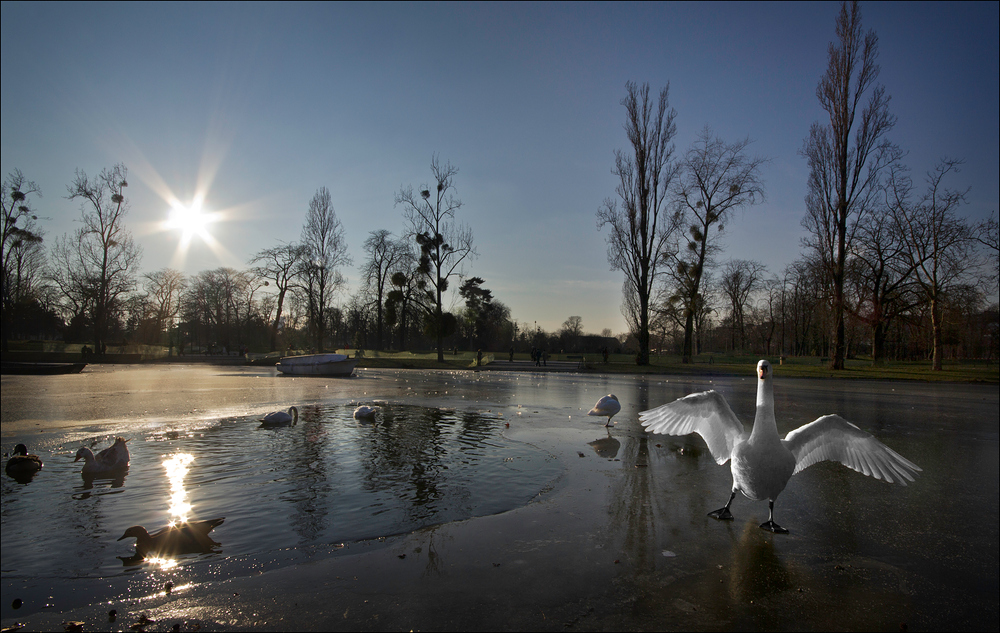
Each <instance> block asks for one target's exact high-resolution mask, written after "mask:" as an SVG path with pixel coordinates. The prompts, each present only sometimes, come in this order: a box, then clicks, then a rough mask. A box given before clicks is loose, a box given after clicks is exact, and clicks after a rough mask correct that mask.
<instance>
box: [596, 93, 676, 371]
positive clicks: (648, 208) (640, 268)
mask: <svg viewBox="0 0 1000 633" xmlns="http://www.w3.org/2000/svg"><path fill="white" fill-rule="evenodd" d="M625 91H626V95H625V98H624V99H622V101H621V104H622V105H623V106H625V111H626V116H627V119H626V121H625V125H624V127H625V134H626V136H627V137H628V140H629V143H630V145H631V146H632V147H631V149H630V150H629V151H627V152H626V151H622V150H615V167H614V169H612V170H611V173H613V174H614V175H615V176H617V177H618V186H617V187H616V188H615V192H616V193H617V194H618V197H619V198H621V202H622V204H621V207H619V206H618V202H617V201H616V200H613V199H611V198H607V199H605V200H604V204H603V205H602V206H601V208H600V209H599V210H598V212H597V228H598V230H601V229H603V228H604V227H605V226H608V227H609V228H610V233H609V234H608V238H607V241H608V262H609V263H610V264H611V269H612V270H620V271H622V272H623V273H624V274H625V282H624V285H623V287H622V295H623V305H622V314H624V315H625V318H626V319H627V321H628V324H629V328H630V329H631V330H632V331H633V332H634V333H635V335H636V337H637V339H638V341H639V353H638V354H637V356H636V363H637V364H639V365H648V364H649V323H650V309H651V307H652V305H653V302H654V301H653V293H654V292H655V291H656V288H657V286H658V284H657V282H658V280H659V278H660V277H661V276H662V274H663V272H664V268H665V263H666V262H667V258H668V256H669V252H670V248H669V247H670V242H671V238H672V236H673V234H674V232H675V230H676V229H677V226H678V225H677V218H676V216H675V214H672V213H671V212H670V210H669V208H668V206H669V201H668V199H667V198H668V193H669V191H670V186H671V183H672V182H673V179H674V176H675V175H676V174H677V163H676V161H675V160H674V158H673V155H674V146H673V143H672V141H673V138H674V134H676V132H677V126H676V124H675V123H674V119H675V118H676V116H677V111H676V110H674V109H673V108H671V107H670V104H669V99H668V97H669V93H670V84H667V85H666V86H664V88H663V90H661V91H660V98H659V101H658V102H657V104H656V105H655V106H654V104H653V103H652V102H651V101H650V98H649V84H647V83H644V84H642V86H639V85H637V84H636V83H635V82H632V81H630V82H628V83H626V84H625ZM654 108H655V111H654Z"/></svg>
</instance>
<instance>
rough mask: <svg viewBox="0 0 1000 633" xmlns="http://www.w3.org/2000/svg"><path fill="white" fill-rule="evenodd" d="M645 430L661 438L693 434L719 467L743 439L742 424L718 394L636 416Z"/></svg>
mask: <svg viewBox="0 0 1000 633" xmlns="http://www.w3.org/2000/svg"><path fill="white" fill-rule="evenodd" d="M639 421H640V422H641V423H642V425H643V426H644V427H646V429H647V430H650V431H652V432H653V433H663V434H665V435H687V434H688V433H697V434H698V435H701V436H702V437H703V438H705V442H706V443H707V444H708V450H709V451H711V453H712V457H714V458H715V461H716V462H718V463H719V464H725V463H726V462H727V461H729V456H730V455H732V453H733V447H734V446H736V444H737V443H738V442H739V441H740V439H742V438H744V437H746V431H745V430H744V429H743V423H742V422H740V421H739V419H737V417H736V414H735V413H733V410H732V409H730V408H729V403H728V402H726V399H725V398H723V397H722V394H721V393H719V392H718V391H703V392H701V393H692V394H691V395H689V396H684V397H683V398H678V399H677V400H674V401H673V402H671V403H669V404H665V405H662V406H659V407H656V408H655V409H650V410H649V411H643V412H642V413H640V414H639Z"/></svg>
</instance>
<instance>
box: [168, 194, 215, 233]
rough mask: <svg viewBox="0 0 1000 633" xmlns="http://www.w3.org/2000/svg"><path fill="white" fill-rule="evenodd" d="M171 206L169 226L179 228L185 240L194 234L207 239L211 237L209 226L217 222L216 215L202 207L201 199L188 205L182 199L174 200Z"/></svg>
mask: <svg viewBox="0 0 1000 633" xmlns="http://www.w3.org/2000/svg"><path fill="white" fill-rule="evenodd" d="M171 207H172V208H171V210H170V215H169V216H168V218H167V227H168V228H171V229H176V230H179V231H180V232H181V235H182V237H183V239H185V240H189V239H191V237H192V236H194V235H197V236H198V237H200V238H202V239H203V240H206V241H207V240H208V239H210V236H209V233H208V226H209V225H210V224H212V223H213V222H215V216H214V214H212V213H207V212H206V211H205V210H204V209H203V208H202V205H201V200H194V201H193V202H192V203H191V204H190V205H186V206H185V205H184V204H182V203H181V202H180V201H174V202H173V203H171Z"/></svg>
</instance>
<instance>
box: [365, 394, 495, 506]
mask: <svg viewBox="0 0 1000 633" xmlns="http://www.w3.org/2000/svg"><path fill="white" fill-rule="evenodd" d="M494 425H495V421H494V420H491V419H487V418H484V417H483V416H480V415H479V414H477V413H462V414H456V413H455V412H454V411H450V410H441V409H434V408H422V407H392V408H388V407H387V408H385V409H383V422H382V423H380V424H376V425H374V426H373V427H372V430H371V433H368V434H367V435H365V436H364V439H363V442H362V445H361V447H360V450H359V453H360V454H361V455H362V458H361V462H362V470H363V473H364V475H363V478H362V487H363V488H364V489H365V490H367V491H369V492H373V493H376V494H383V495H389V496H391V497H392V498H393V499H395V500H396V501H399V502H401V503H402V504H403V510H404V511H405V512H406V515H407V518H408V519H409V520H411V521H418V522H420V521H427V520H429V519H431V518H435V515H437V514H438V513H439V512H442V511H446V510H447V511H454V510H457V509H458V506H462V505H463V504H467V503H468V500H469V498H470V493H469V490H468V488H467V487H466V486H465V485H463V483H462V473H461V471H459V470H451V468H452V467H456V466H457V467H461V466H462V465H463V464H470V463H473V462H476V461H478V459H479V458H480V456H481V454H482V450H483V443H484V441H485V440H486V439H487V438H488V437H490V436H491V435H493V426H494ZM383 511H384V510H383ZM376 512H378V511H376ZM436 518H440V519H445V518H446V517H436Z"/></svg>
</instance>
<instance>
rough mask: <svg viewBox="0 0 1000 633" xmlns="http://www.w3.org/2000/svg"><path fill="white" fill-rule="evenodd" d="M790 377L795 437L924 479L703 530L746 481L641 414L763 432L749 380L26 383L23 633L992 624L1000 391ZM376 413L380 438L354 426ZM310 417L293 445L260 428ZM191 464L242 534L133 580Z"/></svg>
mask: <svg viewBox="0 0 1000 633" xmlns="http://www.w3.org/2000/svg"><path fill="white" fill-rule="evenodd" d="M776 370H777V371H776V378H775V397H776V409H777V418H778V427H779V432H780V433H785V432H787V431H789V430H791V429H793V428H795V427H797V426H799V425H800V424H804V423H807V422H810V421H812V420H813V419H815V418H817V417H819V416H820V415H823V414H826V413H838V414H840V415H842V416H843V417H845V418H847V419H849V420H851V421H852V422H854V423H856V424H857V425H858V426H860V427H861V428H863V429H865V430H867V431H869V432H871V433H873V434H874V435H875V436H876V437H878V439H880V440H881V441H882V442H884V443H885V444H887V445H889V446H890V447H891V448H893V449H894V450H896V451H898V452H899V453H901V454H902V455H904V456H905V457H907V458H908V459H910V460H912V461H914V462H915V463H917V464H918V465H920V466H921V467H922V468H923V469H924V470H923V472H922V473H921V475H920V476H919V477H918V478H917V481H916V482H915V483H914V484H911V485H909V486H907V487H902V486H898V485H889V484H885V483H884V482H880V481H875V480H873V479H871V478H868V477H865V476H863V475H861V474H859V473H855V472H854V471H851V470H848V469H846V468H844V467H842V466H839V465H834V464H830V463H824V464H819V465H817V466H814V467H812V468H810V469H808V470H806V471H804V472H803V473H800V474H799V475H796V476H795V477H794V478H793V479H792V481H791V482H790V483H789V485H788V487H787V488H786V490H785V491H784V492H783V493H782V495H781V496H780V497H779V499H778V502H777V503H776V507H775V518H776V520H777V521H778V522H779V523H780V524H782V525H783V526H785V527H787V528H789V529H790V530H791V534H789V535H783V536H782V535H772V534H769V533H765V532H763V531H762V530H759V529H758V528H757V527H756V526H757V524H758V523H760V522H761V521H763V520H765V519H766V518H767V504H766V503H764V502H750V501H748V500H746V499H744V498H742V497H737V500H736V501H735V502H734V504H733V508H732V509H733V513H734V515H735V516H736V521H734V522H732V523H720V522H717V521H714V520H713V519H710V518H708V517H707V516H705V515H706V513H707V512H709V511H711V510H714V509H715V508H718V507H720V506H722V505H723V504H724V503H725V501H726V499H727V498H728V491H729V488H730V485H731V479H730V475H729V468H728V465H727V466H724V467H723V466H718V465H716V464H715V462H714V460H712V458H711V456H710V455H709V454H708V451H707V449H706V448H705V445H704V443H703V441H702V440H701V439H700V438H698V437H697V436H693V437H686V438H668V437H664V436H656V435H648V434H646V433H645V432H644V431H643V430H642V429H641V427H640V426H639V424H638V421H637V419H636V414H637V413H638V412H639V411H641V410H643V409H646V408H650V407H653V406H657V405H659V404H662V403H664V402H668V401H670V400H673V399H675V398H677V397H680V396H683V395H686V394H687V393H690V392H693V391H701V390H704V389H708V388H715V389H717V390H719V391H721V392H722V393H723V394H724V395H725V396H726V398H727V399H728V400H729V402H730V404H731V406H732V408H733V410H734V411H735V412H736V414H737V415H738V416H739V417H740V418H741V419H742V420H743V421H744V423H746V424H748V425H749V423H750V422H751V421H752V417H753V410H754V398H755V393H756V392H755V389H756V382H755V381H754V380H753V373H752V372H753V368H752V366H748V368H747V374H748V375H747V377H746V378H727V379H715V380H714V382H711V381H710V380H709V379H700V378H699V379H696V378H675V377H670V378H669V379H667V378H664V377H649V378H647V377H642V376H620V377H606V376H593V375H579V374H534V373H519V372H498V371H488V372H487V371H484V372H481V373H472V372H418V371H405V370H398V371H394V370H360V371H358V372H357V373H358V376H357V377H355V378H351V379H341V380H337V379H322V378H308V379H307V378H288V377H278V376H275V375H274V370H273V369H270V368H268V369H263V368H249V367H246V368H245V367H210V366H192V365H187V366H182V365H177V366H132V367H123V366H101V365H95V366H90V367H88V368H87V370H85V373H84V374H81V375H78V376H50V377H20V376H4V377H3V378H2V398H3V399H2V434H3V447H4V451H5V452H8V451H10V450H11V449H12V448H13V445H14V444H15V443H18V442H24V443H25V444H27V445H28V447H29V449H30V450H31V452H35V453H38V454H39V455H40V456H41V457H42V459H43V460H44V461H45V468H44V469H43V470H42V471H41V472H40V473H39V474H38V475H37V476H36V477H35V478H34V479H33V480H32V481H30V482H29V483H26V484H24V483H20V482H17V481H15V480H13V479H11V478H10V477H7V476H4V481H3V487H2V493H3V498H2V512H0V514H2V528H3V531H2V535H3V536H2V547H3V552H2V558H3V564H2V575H3V579H2V581H3V595H4V598H5V599H4V601H3V604H2V605H0V608H2V620H3V624H4V626H7V625H9V624H11V623H13V622H15V621H20V622H26V623H27V624H28V625H29V626H31V627H34V628H52V627H58V626H59V624H60V623H61V622H62V621H63V620H66V619H79V620H84V621H88V622H89V621H91V620H92V621H93V622H92V626H93V627H94V628H100V627H101V626H102V624H101V623H102V622H103V626H108V624H107V615H106V614H107V611H108V609H109V608H112V607H108V605H109V604H112V605H117V609H118V611H119V612H120V613H122V614H123V620H122V623H123V624H126V625H130V624H131V623H132V621H134V619H135V617H137V615H138V613H139V612H140V610H141V611H142V612H143V613H148V614H150V617H153V618H154V619H157V620H158V622H159V623H160V624H162V625H163V627H162V628H164V629H169V628H170V626H172V625H173V624H174V623H176V622H188V623H201V624H202V625H204V626H208V627H209V628H213V629H217V628H233V629H244V628H311V629H327V628H342V629H356V628H361V629H398V628H444V629H459V628H463V629H464V628H471V629H493V628H496V627H499V628H518V629H526V628H542V629H560V630H565V629H566V628H567V627H568V628H571V629H573V628H578V629H581V630H591V629H607V628H615V629H620V628H629V629H632V628H658V629H663V628H667V629H672V628H698V629H706V628H707V629H719V628H723V629H734V628H738V629H758V628H763V629H773V628H806V629H827V628H833V629H852V628H863V629H872V628H878V629H885V628H889V629H893V630H898V628H899V626H900V624H907V626H908V627H909V628H911V629H914V630H916V629H923V628H943V629H970V630H972V629H976V630H978V629H986V630H990V629H993V628H996V625H997V617H998V616H997V613H998V608H997V604H998V601H997V598H996V596H997V594H998V591H1000V586H998V571H997V569H998V538H1000V530H998V522H1000V517H998V498H1000V489H998V488H1000V483H998V481H1000V454H998V416H1000V404H998V393H997V389H996V387H995V386H978V385H954V384H924V383H899V382H878V383H876V382H862V381H832V380H830V381H812V380H782V379H781V370H780V367H777V368H776ZM607 393H615V394H616V395H617V396H618V397H619V399H620V400H621V402H622V404H623V408H622V412H621V413H620V414H619V415H618V416H616V418H615V419H616V421H618V425H617V426H616V428H615V429H613V430H612V432H611V433H610V434H609V433H607V432H606V431H605V429H604V428H603V424H602V421H603V418H602V419H600V420H601V421H598V419H597V418H590V417H587V416H586V415H585V414H586V411H587V410H588V409H589V408H590V407H591V406H592V405H593V404H594V402H596V401H597V399H598V398H599V397H601V396H602V395H605V394H607ZM373 402H377V403H379V404H381V405H382V414H381V415H380V416H379V419H378V421H376V422H374V423H370V422H367V423H365V422H359V421H357V420H354V419H353V417H352V416H351V413H352V411H353V409H354V406H355V405H356V404H357V403H365V404H370V403H373ZM292 404H295V405H297V406H298V407H299V410H300V413H301V418H300V421H299V424H298V425H297V426H294V427H288V428H280V429H274V430H267V429H259V428H257V427H258V425H257V423H256V419H257V418H258V417H260V415H261V414H262V413H265V412H267V411H271V410H276V409H285V408H287V407H288V406H289V405H292ZM115 435H122V436H125V437H128V438H131V441H130V444H129V445H130V448H131V451H132V467H131V469H130V471H129V473H128V475H127V476H126V477H125V478H124V480H123V481H122V480H119V481H114V480H106V481H101V480H98V481H96V482H93V483H92V484H87V483H86V482H84V481H83V479H82V478H81V477H80V475H79V468H78V467H79V465H80V464H73V462H72V458H73V455H74V454H75V452H76V449H77V448H79V446H82V445H87V446H90V445H91V444H94V443H96V445H95V449H96V448H98V447H101V446H103V445H108V444H110V442H111V440H113V437H114V436H115ZM178 453H183V454H189V455H191V456H192V457H193V460H192V461H191V462H190V464H189V466H188V471H187V473H186V474H185V475H184V477H183V482H182V487H183V491H184V493H185V494H186V496H187V501H188V502H189V503H190V504H191V505H192V506H193V509H192V511H191V516H192V517H195V518H214V517H217V516H225V517H226V522H225V523H224V524H223V525H221V526H220V527H218V528H217V529H216V530H215V531H214V532H213V533H212V536H213V538H215V540H216V541H218V542H219V543H220V547H219V548H217V550H216V551H214V552H209V553H206V554H192V555H187V556H184V557H181V558H180V559H178V560H177V561H176V564H174V563H171V564H168V565H159V566H158V565H151V564H148V563H147V564H143V565H138V566H137V565H134V564H132V565H123V563H122V561H121V560H119V557H127V556H128V555H129V554H130V553H131V549H132V547H131V540H129V541H122V542H118V541H116V540H115V539H117V538H118V536H120V535H121V533H122V532H123V531H124V529H125V528H126V527H128V526H130V525H134V524H142V525H145V526H146V527H149V528H153V527H158V526H160V525H163V524H165V523H166V521H167V520H169V518H170V511H169V506H170V495H171V483H170V481H169V480H168V478H167V473H166V470H165V469H164V466H163V461H164V460H165V459H166V458H168V457H170V456H171V455H174V454H178ZM88 486H90V487H88ZM167 581H170V582H173V583H174V586H175V587H177V588H178V589H176V590H174V591H173V592H172V593H171V594H170V595H164V594H163V592H162V591H161V589H162V587H163V585H164V583H165V582H167ZM234 594H235V595H234ZM14 598H20V599H21V600H22V602H23V604H22V606H21V607H20V608H19V609H14V606H13V603H12V600H13V599H14ZM126 612H127V613H129V614H132V615H131V616H130V617H132V618H133V619H132V620H128V621H127V622H126V621H125V620H124V617H125V616H124V614H125V613H126ZM101 618H103V620H102V619H101ZM150 630H152V629H150Z"/></svg>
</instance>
